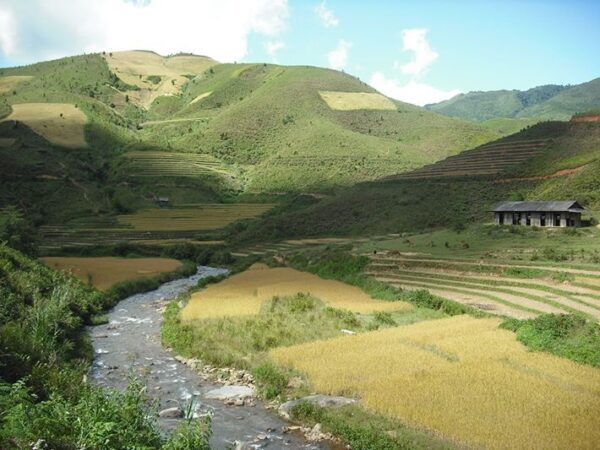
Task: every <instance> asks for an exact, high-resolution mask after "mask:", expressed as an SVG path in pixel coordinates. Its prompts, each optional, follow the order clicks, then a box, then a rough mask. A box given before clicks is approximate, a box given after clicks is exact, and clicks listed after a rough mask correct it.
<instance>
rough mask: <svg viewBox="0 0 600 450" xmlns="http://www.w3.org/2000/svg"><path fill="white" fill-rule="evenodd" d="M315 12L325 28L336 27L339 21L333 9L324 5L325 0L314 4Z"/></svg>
mask: <svg viewBox="0 0 600 450" xmlns="http://www.w3.org/2000/svg"><path fill="white" fill-rule="evenodd" d="M315 14H316V15H317V17H318V18H319V19H320V20H321V22H322V23H323V25H324V26H325V28H331V27H337V26H338V25H339V23H340V21H339V20H338V18H337V17H335V14H334V13H333V11H332V10H331V9H329V8H327V5H325V0H323V1H322V2H321V3H319V4H318V5H317V6H315Z"/></svg>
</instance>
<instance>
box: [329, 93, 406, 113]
mask: <svg viewBox="0 0 600 450" xmlns="http://www.w3.org/2000/svg"><path fill="white" fill-rule="evenodd" d="M319 94H320V95H321V98H322V99H323V100H324V101H325V103H327V105H328V106H329V107H330V108H331V109H336V110H340V111H352V110H355V109H389V110H395V109H396V105H395V104H394V102H392V101H391V100H390V99H389V98H387V97H385V96H383V95H381V94H377V93H369V92H337V91H319Z"/></svg>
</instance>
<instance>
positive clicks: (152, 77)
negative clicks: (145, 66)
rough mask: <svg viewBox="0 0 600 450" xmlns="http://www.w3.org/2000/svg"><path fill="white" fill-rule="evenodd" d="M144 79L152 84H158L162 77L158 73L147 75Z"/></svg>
mask: <svg viewBox="0 0 600 450" xmlns="http://www.w3.org/2000/svg"><path fill="white" fill-rule="evenodd" d="M146 80H148V81H149V82H150V83H152V84H158V83H160V82H161V81H162V77H161V76H160V75H148V76H147V77H146Z"/></svg>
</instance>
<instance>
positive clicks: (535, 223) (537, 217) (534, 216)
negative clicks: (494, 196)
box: [494, 212, 581, 228]
mask: <svg viewBox="0 0 600 450" xmlns="http://www.w3.org/2000/svg"><path fill="white" fill-rule="evenodd" d="M528 214H529V217H530V223H529V226H532V227H541V226H542V213H541V212H532V213H512V212H496V213H494V223H495V224H496V225H500V219H501V218H502V224H503V225H511V224H512V223H513V218H514V219H516V220H517V225H523V226H526V225H527V215H528ZM544 215H545V225H544V227H550V228H552V227H557V226H559V227H568V226H575V227H580V226H581V214H579V213H568V212H563V213H554V212H547V213H545V214H544ZM556 217H558V218H559V223H560V225H555V218H556Z"/></svg>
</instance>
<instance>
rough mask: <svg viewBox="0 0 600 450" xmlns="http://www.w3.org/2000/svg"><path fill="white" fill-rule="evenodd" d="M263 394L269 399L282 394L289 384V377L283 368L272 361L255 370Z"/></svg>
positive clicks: (254, 373)
mask: <svg viewBox="0 0 600 450" xmlns="http://www.w3.org/2000/svg"><path fill="white" fill-rule="evenodd" d="M252 373H253V375H254V378H255V379H256V381H257V383H258V385H259V390H260V392H261V394H262V395H263V396H264V398H266V399H267V400H271V399H274V398H275V397H277V396H278V395H280V394H281V393H282V392H283V390H284V389H285V387H286V386H287V382H288V379H287V377H286V376H285V375H284V374H283V372H282V371H281V369H279V368H278V367H277V366H275V365H273V364H271V363H265V364H262V365H260V366H258V367H257V368H256V369H254V370H253V372H252Z"/></svg>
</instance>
